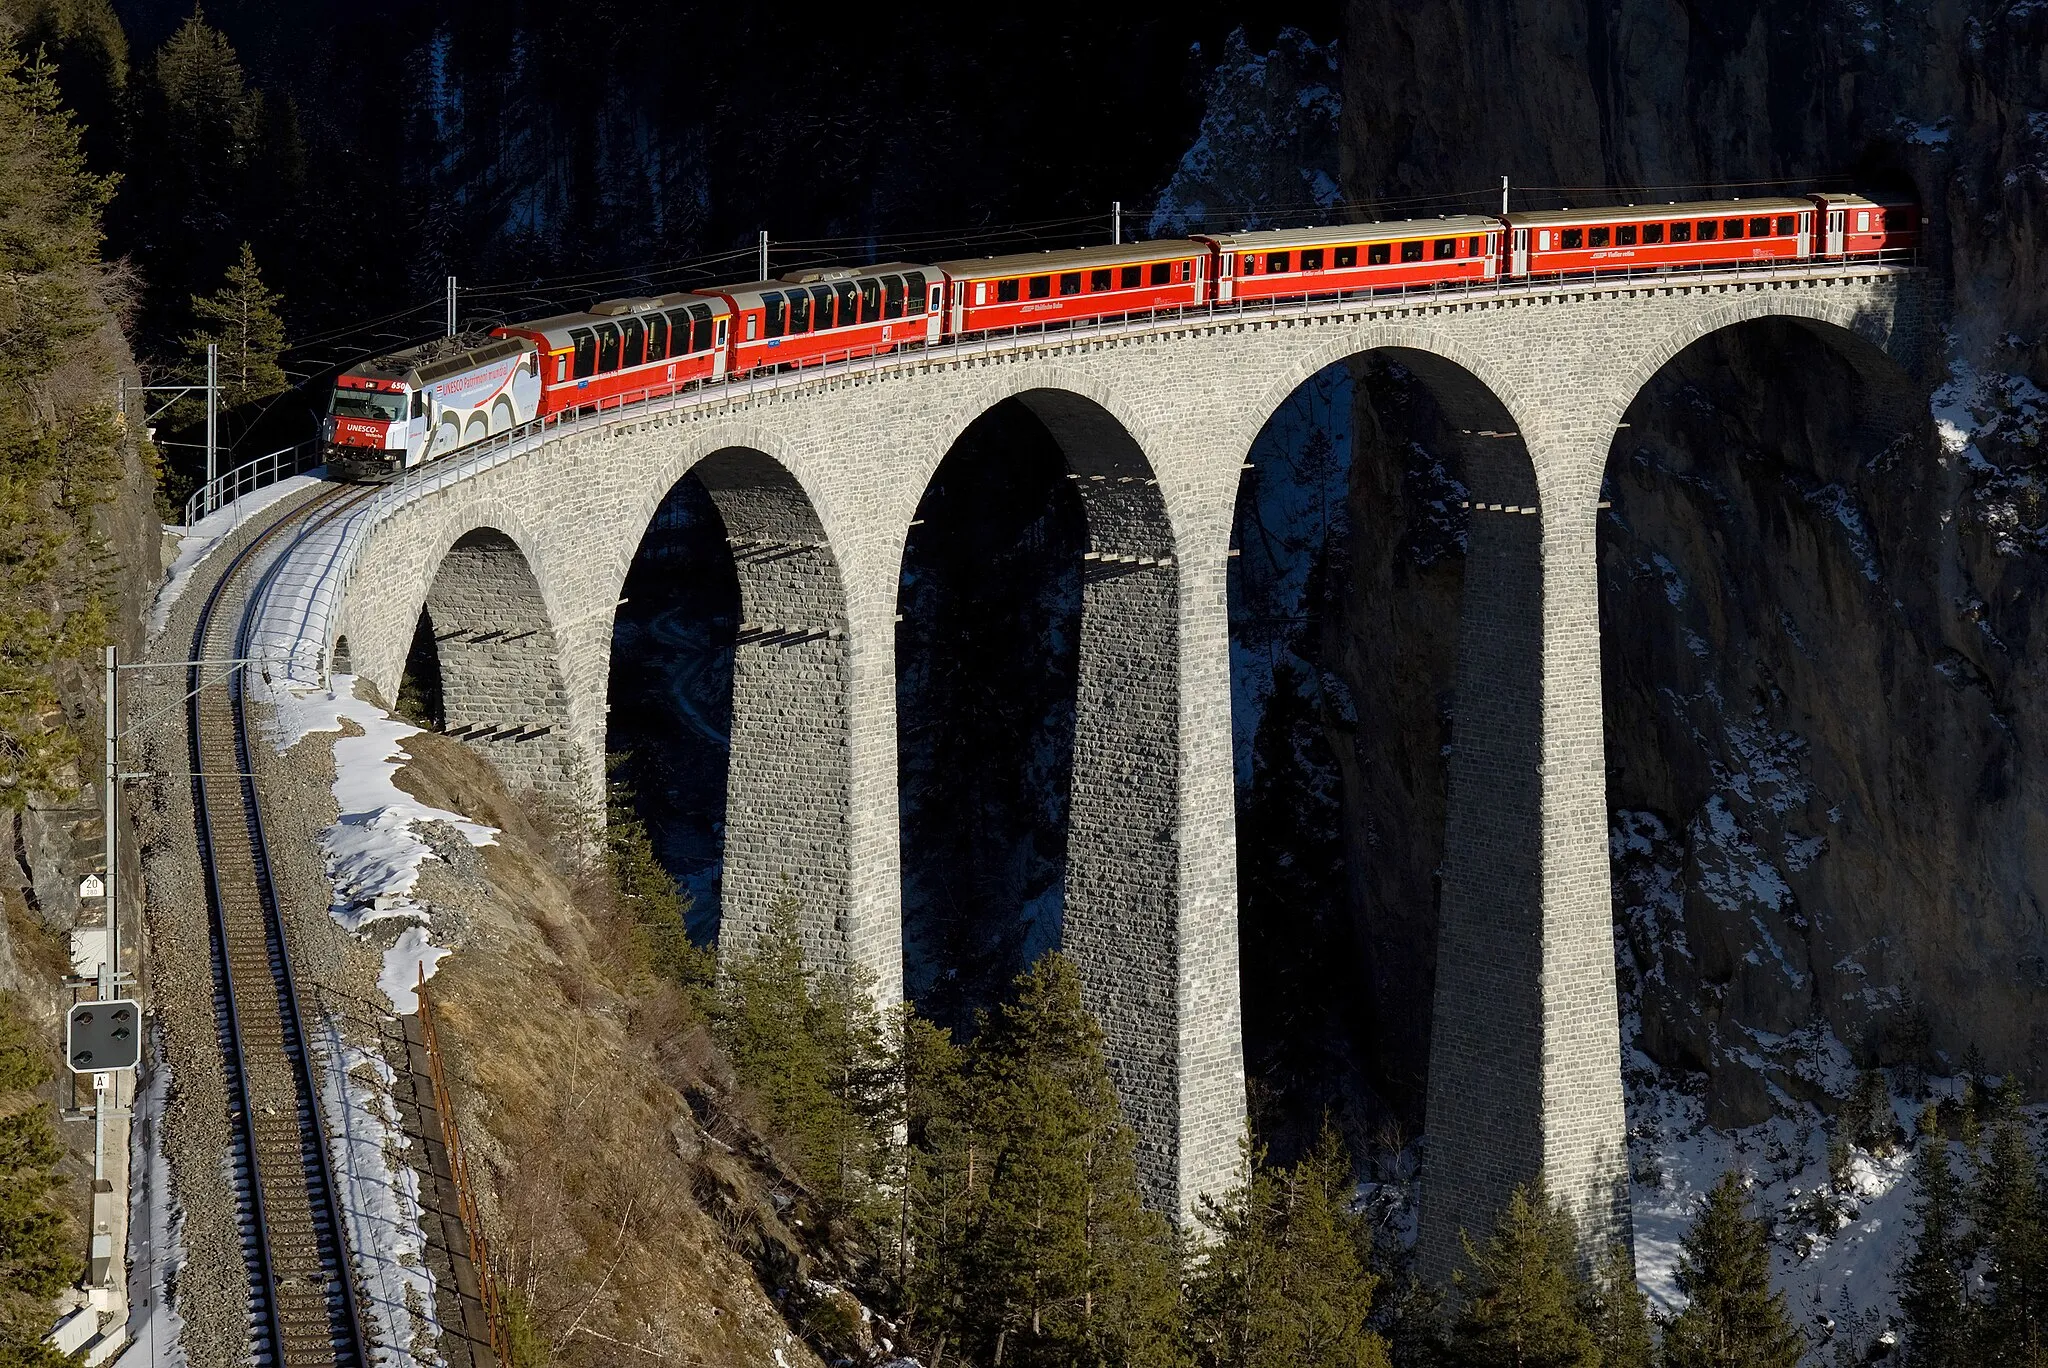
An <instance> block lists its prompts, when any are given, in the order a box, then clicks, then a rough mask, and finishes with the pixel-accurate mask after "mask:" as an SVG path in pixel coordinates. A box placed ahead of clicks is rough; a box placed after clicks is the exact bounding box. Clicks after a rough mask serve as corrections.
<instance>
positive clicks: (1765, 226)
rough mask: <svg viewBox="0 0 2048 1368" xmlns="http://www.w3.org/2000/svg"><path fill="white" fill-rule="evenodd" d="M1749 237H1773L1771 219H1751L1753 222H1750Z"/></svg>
mask: <svg viewBox="0 0 2048 1368" xmlns="http://www.w3.org/2000/svg"><path fill="white" fill-rule="evenodd" d="M1749 235H1750V236H1751V237H1769V236H1770V235H1771V221H1770V219H1769V218H1753V219H1751V220H1750V221H1749Z"/></svg>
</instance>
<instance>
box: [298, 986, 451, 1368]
mask: <svg viewBox="0 0 2048 1368" xmlns="http://www.w3.org/2000/svg"><path fill="white" fill-rule="evenodd" d="M442 953H444V954H445V953H446V952H445V951H444V952H442ZM326 1030H327V1039H326V1041H325V1042H324V1043H325V1047H326V1048H325V1050H324V1051H323V1054H324V1056H325V1057H324V1058H323V1060H322V1061H321V1062H322V1064H323V1066H324V1068H323V1071H322V1075H321V1082H320V1094H321V1098H320V1100H321V1106H322V1109H323V1111H324V1113H325V1116H326V1118H327V1125H328V1131H329V1134H328V1146H327V1149H328V1154H329V1155H330V1156H331V1157H332V1161H333V1163H334V1165H335V1169H336V1176H337V1179H338V1181H339V1186H340V1188H341V1205H342V1219H343V1220H344V1221H345V1222H346V1223H347V1225H348V1240H349V1248H350V1250H351V1251H352V1252H353V1253H354V1255H355V1267H356V1274H357V1276H358V1277H359V1278H360V1279H361V1284H360V1286H361V1288H362V1306H363V1309H364V1311H365V1312H366V1313H367V1314H368V1315H369V1316H371V1317H372V1318H373V1319H375V1320H376V1322H377V1323H378V1327H379V1329H381V1331H382V1332H383V1333H382V1334H380V1335H379V1336H378V1338H379V1339H380V1340H381V1341H382V1342H383V1344H384V1345H385V1346H386V1349H387V1352H388V1353H389V1355H390V1357H388V1358H387V1359H386V1360H385V1363H386V1364H387V1365H390V1368H422V1365H421V1360H420V1358H419V1357H417V1356H416V1355H415V1354H414V1353H413V1349H414V1346H416V1345H420V1344H421V1343H422V1342H423V1341H425V1342H429V1343H430V1342H432V1341H434V1340H438V1339H439V1338H440V1334H441V1327H440V1325H439V1324H438V1323H437V1322H436V1320H435V1317H434V1275H433V1273H432V1272H431V1271H430V1270H429V1269H428V1268H427V1263H426V1252H427V1241H426V1236H425V1235H424V1234H423V1233H422V1230H423V1227H422V1226H421V1224H420V1180H419V1174H418V1173H417V1172H416V1171H415V1169H414V1168H413V1166H412V1164H411V1163H409V1162H408V1161H407V1159H406V1157H405V1151H406V1149H407V1148H409V1147H410V1146H411V1144H412V1141H411V1139H410V1138H408V1137H407V1136H406V1134H405V1132H404V1130H403V1129H402V1128H401V1127H400V1126H399V1124H398V1120H397V1118H396V1117H395V1116H394V1115H393V1114H392V1110H391V1106H390V1103H389V1101H388V1097H389V1094H390V1090H391V1085H392V1082H393V1081H394V1079H395V1077H396V1075H395V1074H394V1073H393V1072H392V1069H391V1066H390V1065H389V1064H387V1063H385V1062H384V1059H383V1057H382V1056H381V1055H379V1054H377V1053H375V1052H373V1051H370V1050H366V1049H363V1048H362V1047H360V1046H357V1045H352V1044H350V1043H349V1042H348V1041H347V1040H346V1039H345V1038H344V1037H343V1036H342V1033H341V1029H340V1027H339V1025H338V1024H337V1023H336V1021H335V1020H334V1018H333V1017H331V1016H330V1017H329V1018H328V1019H327V1023H326ZM408 1294H410V1295H408ZM429 1361H431V1356H429Z"/></svg>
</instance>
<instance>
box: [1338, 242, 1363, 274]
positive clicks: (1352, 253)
mask: <svg viewBox="0 0 2048 1368" xmlns="http://www.w3.org/2000/svg"><path fill="white" fill-rule="evenodd" d="M1357 264H1358V249H1357V248H1356V247H1339V248H1338V249H1337V269H1338V270H1340V271H1342V270H1346V269H1348V268H1350V267H1353V266H1356V265H1357Z"/></svg>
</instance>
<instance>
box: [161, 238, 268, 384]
mask: <svg viewBox="0 0 2048 1368" xmlns="http://www.w3.org/2000/svg"><path fill="white" fill-rule="evenodd" d="M282 302H283V300H282V299H281V298H280V297H279V295H278V294H277V292H276V291H274V290H272V289H271V288H270V287H269V286H267V285H265V284H264V283H263V273H262V272H261V271H260V270H258V269H257V266H256V253H255V251H254V250H253V249H252V248H251V247H250V246H249V244H248V243H246V242H245V243H243V244H242V254H241V256H240V258H239V259H238V260H236V262H235V263H234V264H233V265H232V266H230V267H228V269H227V273H226V275H225V277H224V278H223V280H222V282H221V287H220V288H219V289H218V290H216V291H214V292H213V293H212V294H211V295H208V296H206V297H204V298H202V297H200V296H198V295H194V296H192V313H193V316H194V317H195V318H197V319H198V320H199V329H198V331H197V332H193V333H190V334H187V335H186V337H185V339H184V344H185V351H186V353H187V355H188V356H189V357H190V368H189V369H188V371H187V374H188V375H189V376H193V377H195V378H197V379H198V380H201V381H204V380H205V378H206V349H207V347H208V346H209V345H212V346H215V347H217V348H219V361H218V380H219V384H220V404H221V407H222V408H236V407H239V406H240V405H243V404H247V403H251V402H253V401H255V400H258V399H268V398H269V397H270V396H271V395H273V394H282V393H284V392H285V390H287V389H289V388H290V386H291V382H290V381H288V380H287V379H286V378H285V374H284V367H283V366H282V365H280V364H279V358H280V357H282V356H283V355H284V350H285V340H284V320H283V319H282V318H280V317H279V316H278V312H277V306H278V305H279V304H281V303H282Z"/></svg>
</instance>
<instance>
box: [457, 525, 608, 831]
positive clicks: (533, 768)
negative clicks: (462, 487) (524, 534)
mask: <svg viewBox="0 0 2048 1368" xmlns="http://www.w3.org/2000/svg"><path fill="white" fill-rule="evenodd" d="M428 564H429V565H430V566H432V567H433V579H432V580H431V582H430V583H429V584H428V587H427V592H426V598H425V601H424V603H423V604H422V606H421V609H420V611H421V612H422V613H424V614H425V615H426V616H427V618H428V619H429V620H430V621H431V622H432V623H433V625H434V626H433V641H434V653H435V656H436V657H437V659H438V662H439V666H440V675H441V698H442V715H443V718H444V722H445V727H446V730H447V733H448V734H449V735H450V736H453V737H455V738H457V739H458V740H461V741H464V742H466V743H468V744H469V745H471V746H473V747H475V748H476V749H478V750H480V751H482V752H483V753H484V754H485V755H487V756H488V757H489V758H490V760H491V761H492V763H493V764H495V765H496V766H497V768H498V770H499V772H500V773H501V774H503V775H504V776H505V779H506V782H507V783H508V784H509V785H510V786H512V787H513V788H521V787H531V788H533V789H535V790H537V791H538V792H540V793H543V794H547V795H549V796H551V797H557V798H565V799H568V800H569V801H571V802H572V803H575V802H580V801H582V799H583V798H584V797H585V796H586V791H587V788H588V785H589V781H590V777H589V776H588V775H587V774H586V773H585V772H584V771H585V763H584V757H583V754H582V752H581V749H580V748H579V747H578V746H577V744H576V739H575V736H574V733H573V730H572V728H571V726H570V719H569V701H568V692H567V689H566V688H565V686H564V684H563V680H562V672H561V668H560V656H559V646H558V643H557V641H556V636H555V625H554V622H553V620H552V615H551V614H550V613H549V611H548V606H547V603H546V600H545V598H544V596H543V594H542V592H541V586H540V582H539V580H538V579H537V578H536V577H535V574H534V571H533V566H532V564H531V562H530V560H529V558H528V556H527V553H526V551H525V549H524V548H523V547H522V546H521V544H520V543H519V542H518V541H516V540H514V538H513V537H512V536H511V535H510V534H509V533H507V532H504V531H501V530H500V529H498V528H497V527H493V526H488V525H486V526H481V527H475V528H471V529H470V530H468V531H465V532H463V533H461V534H460V535H459V536H455V537H453V538H452V539H451V540H450V542H449V544H448V546H447V548H446V550H445V551H444V552H442V554H441V555H440V556H439V557H438V558H436V559H430V560H429V561H428Z"/></svg>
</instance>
